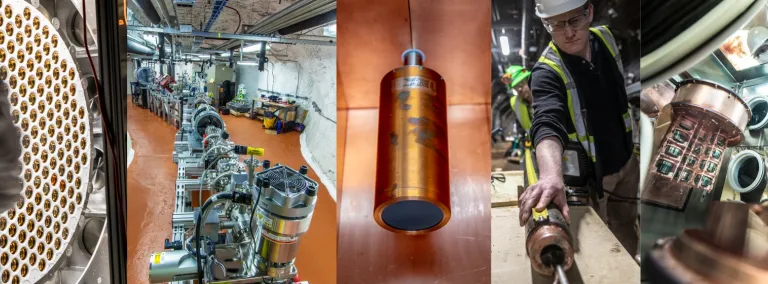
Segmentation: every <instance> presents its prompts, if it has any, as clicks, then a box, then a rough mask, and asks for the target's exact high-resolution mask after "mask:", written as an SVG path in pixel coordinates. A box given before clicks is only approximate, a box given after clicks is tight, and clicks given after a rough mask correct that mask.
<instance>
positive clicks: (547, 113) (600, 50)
mask: <svg viewBox="0 0 768 284" xmlns="http://www.w3.org/2000/svg"><path fill="white" fill-rule="evenodd" d="M535 2H536V15H537V16H539V17H540V18H541V21H542V23H543V25H544V27H545V28H546V30H547V31H548V32H549V33H550V35H551V36H552V41H551V42H550V43H549V46H548V47H547V48H546V49H545V50H544V51H543V53H542V54H541V57H540V58H539V61H538V62H537V63H536V65H535V66H534V67H533V69H532V70H531V79H530V89H531V91H532V94H533V109H535V110H536V111H535V113H534V117H533V125H532V126H531V131H530V133H531V136H532V137H533V141H534V147H535V151H536V159H537V164H538V170H539V180H538V182H537V183H536V184H533V185H531V186H530V187H528V188H527V189H526V190H525V192H524V193H523V194H522V195H521V196H520V204H521V209H520V223H521V225H523V224H525V222H526V221H527V219H528V218H529V217H530V216H531V214H532V209H533V210H536V211H542V210H544V209H545V208H546V207H547V206H548V205H549V204H550V203H553V204H554V205H556V206H557V207H558V208H560V209H561V211H562V212H563V215H564V216H565V218H566V220H568V221H569V222H570V215H569V208H568V204H567V202H566V193H565V187H566V183H573V182H572V180H574V179H570V178H565V179H564V169H565V170H566V171H567V174H566V175H565V177H570V176H572V175H574V170H573V168H570V167H568V168H564V167H563V164H564V157H576V156H578V157H584V158H583V160H585V162H586V165H588V166H587V167H585V168H584V167H580V168H578V169H577V170H576V172H577V173H578V175H581V176H582V177H583V178H581V179H576V180H580V181H582V182H584V184H583V187H581V188H588V191H589V195H590V198H589V202H588V203H589V205H590V206H592V207H593V208H594V209H595V211H596V212H598V214H599V215H600V217H601V218H602V219H603V221H604V222H605V223H606V225H607V226H608V227H609V228H610V229H611V231H612V232H613V234H614V235H615V236H616V237H617V238H618V240H619V241H620V242H621V244H622V245H623V246H624V248H625V249H626V250H627V251H628V252H629V253H630V254H631V255H633V256H634V255H635V253H636V252H637V249H638V247H637V244H638V239H639V235H638V231H637V228H636V224H637V192H638V184H639V163H638V159H637V157H636V155H635V154H634V149H635V145H634V143H633V141H632V127H633V126H632V121H631V117H630V112H629V103H628V100H627V94H626V89H625V86H624V75H623V72H624V71H623V66H622V62H621V55H620V54H619V48H618V45H617V43H616V41H615V39H614V37H613V34H612V33H611V31H610V30H609V29H608V28H607V27H605V26H600V27H590V24H591V23H592V18H593V16H594V8H593V6H592V4H591V3H590V2H589V1H588V0H535ZM567 160H568V159H565V163H567ZM567 186H569V187H577V186H582V185H574V184H567Z"/></svg>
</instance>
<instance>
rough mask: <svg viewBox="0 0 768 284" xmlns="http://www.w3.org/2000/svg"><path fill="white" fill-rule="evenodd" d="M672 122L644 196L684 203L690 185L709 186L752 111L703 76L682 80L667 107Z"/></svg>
mask: <svg viewBox="0 0 768 284" xmlns="http://www.w3.org/2000/svg"><path fill="white" fill-rule="evenodd" d="M669 107H671V109H672V115H671V119H670V121H671V124H670V125H669V129H668V130H667V132H666V134H665V135H664V138H663V139H662V140H661V144H660V146H659V150H658V153H656V155H655V157H654V158H653V162H652V164H651V166H650V170H649V173H648V176H647V180H646V182H645V189H644V190H643V192H642V195H641V199H642V200H643V201H646V202H650V203H654V204H657V205H662V206H666V207H671V208H674V209H682V208H683V207H685V203H686V200H687V198H688V196H689V195H690V191H691V189H698V190H704V191H707V192H709V191H711V190H712V189H713V187H714V185H715V179H716V177H717V174H718V172H719V171H720V168H721V167H722V166H723V164H722V163H723V158H724V153H725V150H726V147H731V146H735V145H738V144H739V143H740V142H741V140H742V139H743V137H744V135H743V133H742V132H743V131H744V129H745V128H746V126H747V122H749V120H750V117H751V112H750V110H749V107H748V106H747V104H746V103H745V102H744V101H743V100H742V99H741V98H739V96H737V95H736V94H735V93H734V92H733V91H731V90H730V89H728V88H725V87H723V86H720V85H718V84H715V83H712V82H708V81H703V80H699V79H689V80H685V81H683V82H682V83H681V84H680V86H679V87H678V88H677V90H676V94H675V96H674V98H673V99H672V102H671V103H670V104H669V105H668V106H667V107H665V111H669V109H667V108H669Z"/></svg>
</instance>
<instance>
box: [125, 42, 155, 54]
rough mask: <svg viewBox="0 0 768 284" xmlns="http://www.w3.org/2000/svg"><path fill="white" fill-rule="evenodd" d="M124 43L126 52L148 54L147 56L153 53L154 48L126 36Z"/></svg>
mask: <svg viewBox="0 0 768 284" xmlns="http://www.w3.org/2000/svg"><path fill="white" fill-rule="evenodd" d="M126 44H127V48H128V53H131V54H139V55H149V56H152V55H155V51H154V50H152V49H151V48H149V47H146V46H144V45H143V44H141V43H139V42H138V41H135V40H133V39H131V38H128V41H127V42H126Z"/></svg>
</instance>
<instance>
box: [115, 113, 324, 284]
mask: <svg viewBox="0 0 768 284" xmlns="http://www.w3.org/2000/svg"><path fill="white" fill-rule="evenodd" d="M224 121H225V123H226V125H227V130H228V131H229V133H230V139H231V140H232V141H235V142H236V143H238V144H242V145H249V146H255V147H261V148H264V151H265V155H264V157H261V158H262V159H264V160H270V161H271V162H272V164H273V165H274V164H275V163H280V164H283V165H287V166H290V167H292V168H295V169H298V168H299V167H300V166H302V165H307V166H309V165H308V164H307V163H306V161H305V160H304V158H303V156H302V155H301V150H300V146H299V133H298V132H294V133H289V134H281V135H269V134H266V133H264V130H263V129H261V126H260V122H259V121H254V120H249V119H246V118H239V117H232V116H224ZM128 133H129V134H130V136H131V140H132V143H133V149H134V151H135V156H134V158H133V161H132V163H131V165H130V167H129V168H128V179H127V186H128V193H127V195H128V212H129V214H128V224H127V226H126V228H127V232H126V235H127V238H128V248H127V249H128V267H127V269H128V283H149V281H148V275H149V271H148V270H149V257H150V255H151V254H152V253H153V252H158V251H162V250H163V240H165V239H166V238H171V219H172V215H173V204H174V201H175V197H174V187H175V182H176V170H177V169H176V164H175V163H173V160H172V153H173V141H174V136H175V135H176V129H175V128H173V127H171V126H170V125H168V124H167V123H165V122H164V121H162V120H161V119H160V117H158V116H156V115H154V114H152V113H151V112H149V110H146V109H141V108H138V107H136V106H134V105H133V103H132V102H130V101H129V102H128ZM309 177H310V178H312V179H313V180H315V181H317V182H318V183H319V184H320V190H319V194H318V200H317V205H316V207H315V213H314V215H313V217H312V224H311V225H310V228H309V231H308V232H307V233H306V234H305V235H304V236H303V237H302V239H301V248H300V249H299V254H298V256H297V257H296V267H297V268H298V270H299V275H300V276H301V279H302V280H305V281H309V282H310V284H333V283H336V233H337V230H336V229H337V225H336V203H335V202H334V201H333V199H331V197H330V195H329V194H328V190H327V189H326V188H325V186H323V184H322V183H320V179H319V178H318V177H317V175H316V174H315V172H314V171H312V168H310V170H309Z"/></svg>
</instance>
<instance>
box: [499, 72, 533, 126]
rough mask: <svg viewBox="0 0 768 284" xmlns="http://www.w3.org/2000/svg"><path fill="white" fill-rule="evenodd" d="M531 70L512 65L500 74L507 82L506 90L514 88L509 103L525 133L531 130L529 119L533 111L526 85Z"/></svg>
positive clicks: (528, 89) (531, 99)
mask: <svg viewBox="0 0 768 284" xmlns="http://www.w3.org/2000/svg"><path fill="white" fill-rule="evenodd" d="M530 76H531V72H528V70H525V68H523V66H519V65H512V66H510V67H509V68H507V71H506V72H505V73H504V76H502V78H501V80H502V82H504V84H507V89H508V90H514V93H515V95H514V96H512V97H511V98H510V99H509V104H510V106H511V107H512V109H513V110H514V111H515V115H517V122H518V123H519V124H520V126H521V127H522V128H523V129H524V130H525V132H526V133H527V132H528V131H530V130H531V120H532V117H533V111H532V109H531V104H532V103H533V98H532V97H531V89H530V88H529V87H528V78H529V77H530Z"/></svg>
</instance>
